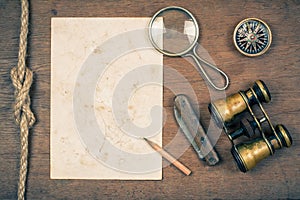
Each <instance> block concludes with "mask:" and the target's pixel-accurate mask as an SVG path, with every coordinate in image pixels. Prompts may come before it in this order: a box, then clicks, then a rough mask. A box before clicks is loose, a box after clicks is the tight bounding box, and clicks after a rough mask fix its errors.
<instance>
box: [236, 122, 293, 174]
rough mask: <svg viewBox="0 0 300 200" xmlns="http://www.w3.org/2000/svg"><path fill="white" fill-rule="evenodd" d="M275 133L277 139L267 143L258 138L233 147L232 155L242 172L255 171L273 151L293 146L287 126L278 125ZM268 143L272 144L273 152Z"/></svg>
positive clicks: (274, 137)
mask: <svg viewBox="0 0 300 200" xmlns="http://www.w3.org/2000/svg"><path fill="white" fill-rule="evenodd" d="M275 131H276V135H277V137H276V135H272V136H270V137H269V138H267V142H266V141H265V140H264V139H263V138H256V139H254V140H253V141H249V142H245V143H241V144H238V145H233V147H232V149H231V153H232V156H233V158H234V159H235V161H236V163H237V166H238V168H239V169H240V170H241V171H242V172H246V171H248V170H251V169H253V168H254V167H255V166H256V164H257V163H259V162H260V161H261V160H263V159H265V158H266V157H268V156H270V155H272V151H275V149H281V148H282V147H283V146H284V147H290V146H291V145H292V142H293V141H292V138H291V135H290V134H289V132H288V130H287V129H286V128H285V126H283V125H281V124H280V125H277V126H276V128H275ZM268 143H269V144H271V148H272V151H271V150H270V147H269V146H268Z"/></svg>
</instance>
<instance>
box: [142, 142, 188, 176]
mask: <svg viewBox="0 0 300 200" xmlns="http://www.w3.org/2000/svg"><path fill="white" fill-rule="evenodd" d="M144 140H145V141H146V142H147V143H148V144H149V145H150V146H151V147H152V148H153V149H154V150H155V151H157V152H158V153H160V155H161V156H162V157H163V158H165V159H166V160H168V161H169V162H170V163H172V164H173V165H174V166H175V167H176V168H177V169H179V170H180V171H181V172H183V173H184V174H185V175H187V176H188V175H190V174H191V173H192V171H191V170H190V169H189V168H187V167H186V166H184V165H183V164H182V163H181V162H179V161H178V160H176V159H175V158H174V157H173V156H172V155H171V154H169V153H168V152H167V151H165V150H164V149H163V148H161V147H160V146H159V145H158V144H156V143H154V142H152V141H150V140H148V139H147V138H144Z"/></svg>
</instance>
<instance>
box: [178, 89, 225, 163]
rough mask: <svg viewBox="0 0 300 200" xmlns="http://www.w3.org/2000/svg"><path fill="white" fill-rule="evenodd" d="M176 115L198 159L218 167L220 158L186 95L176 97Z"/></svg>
mask: <svg viewBox="0 0 300 200" xmlns="http://www.w3.org/2000/svg"><path fill="white" fill-rule="evenodd" d="M174 115H175V118H176V121H177V123H178V124H179V126H180V128H181V130H182V132H183V133H184V135H185V136H186V138H187V139H188V140H189V142H190V143H191V144H192V146H193V148H194V150H195V151H196V153H197V154H198V157H199V158H200V159H203V160H205V161H206V163H207V164H208V165H216V164H217V163H218V162H219V161H220V159H219V156H218V154H217V152H216V151H215V149H214V147H213V146H212V145H211V142H210V140H209V138H208V136H207V135H206V133H205V130H204V128H203V126H202V124H201V122H200V119H199V118H198V117H197V115H196V114H195V112H194V110H193V108H192V106H191V104H190V102H189V101H188V98H187V97H186V96H185V95H182V94H181V95H177V96H176V97H175V99H174Z"/></svg>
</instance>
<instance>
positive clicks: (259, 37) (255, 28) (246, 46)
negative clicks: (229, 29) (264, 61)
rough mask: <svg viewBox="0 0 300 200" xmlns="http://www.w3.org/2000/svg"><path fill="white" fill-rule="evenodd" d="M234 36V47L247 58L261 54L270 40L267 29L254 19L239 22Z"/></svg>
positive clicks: (261, 22) (267, 46) (262, 23)
mask: <svg viewBox="0 0 300 200" xmlns="http://www.w3.org/2000/svg"><path fill="white" fill-rule="evenodd" d="M234 34H235V35H234V40H235V41H234V42H235V45H236V47H237V48H238V50H239V51H240V52H241V53H243V54H245V55H248V56H256V55H261V54H263V53H264V52H265V51H266V50H267V49H268V48H269V46H270V42H271V40H272V38H271V37H272V35H271V31H270V29H269V27H268V26H267V25H266V24H265V23H264V22H263V21H261V20H259V19H256V18H249V19H246V20H243V21H242V22H240V23H239V24H238V26H237V27H236V29H235V32H234Z"/></svg>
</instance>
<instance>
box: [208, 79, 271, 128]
mask: <svg viewBox="0 0 300 200" xmlns="http://www.w3.org/2000/svg"><path fill="white" fill-rule="evenodd" d="M256 97H257V98H256ZM258 100H259V101H261V102H265V103H268V102H270V101H271V94H270V92H269V89H268V88H267V86H266V84H265V83H264V82H263V81H261V80H258V81H255V83H254V84H253V86H252V87H251V88H249V89H248V90H246V91H240V92H238V93H235V94H233V95H230V96H229V97H227V98H226V99H219V100H216V101H214V102H212V103H210V104H209V105H208V109H209V111H210V113H211V114H212V117H213V119H214V120H215V122H216V124H217V125H218V126H219V127H220V128H222V127H223V126H225V127H226V126H230V125H232V124H233V123H234V120H235V118H236V117H237V116H238V115H240V114H241V113H243V112H244V111H245V110H247V108H248V107H249V106H253V105H255V104H257V103H258Z"/></svg>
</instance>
